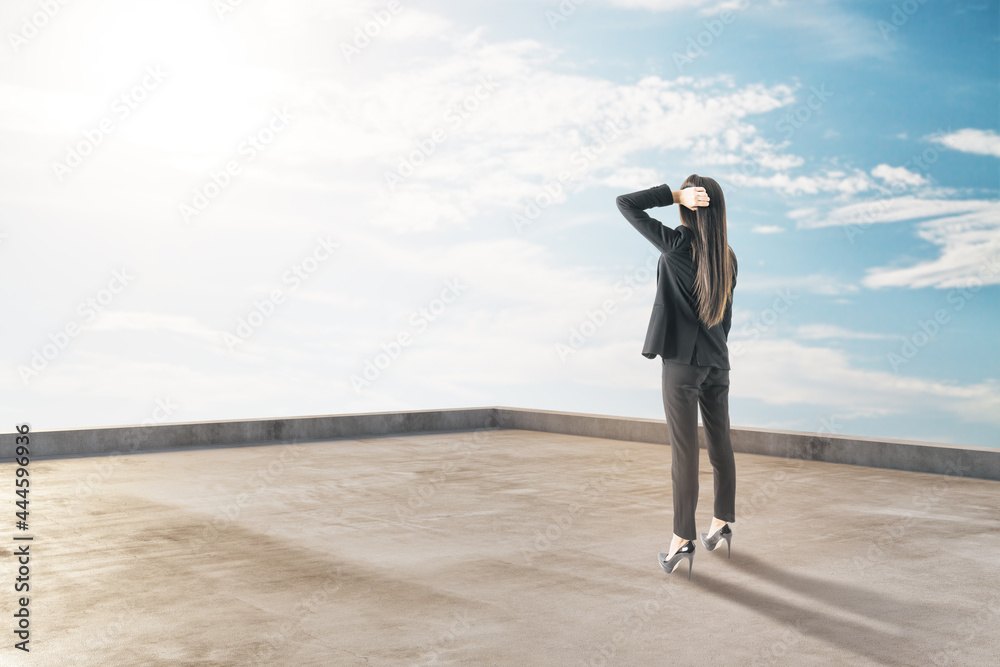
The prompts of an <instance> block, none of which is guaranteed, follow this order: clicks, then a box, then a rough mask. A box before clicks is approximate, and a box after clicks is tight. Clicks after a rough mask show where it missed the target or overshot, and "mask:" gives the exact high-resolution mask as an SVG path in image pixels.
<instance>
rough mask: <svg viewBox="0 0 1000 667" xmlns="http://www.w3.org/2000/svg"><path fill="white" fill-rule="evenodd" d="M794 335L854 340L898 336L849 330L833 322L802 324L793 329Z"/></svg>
mask: <svg viewBox="0 0 1000 667" xmlns="http://www.w3.org/2000/svg"><path fill="white" fill-rule="evenodd" d="M795 337H796V338H798V339H803V340H822V339H826V338H844V339H854V340H884V339H889V340H892V339H896V338H898V336H892V335H889V334H877V333H866V332H863V331H851V330H850V329H844V328H843V327H838V326H836V325H834V324H803V325H800V326H799V327H798V328H796V330H795Z"/></svg>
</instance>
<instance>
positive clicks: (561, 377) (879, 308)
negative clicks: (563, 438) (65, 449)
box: [0, 0, 1000, 446]
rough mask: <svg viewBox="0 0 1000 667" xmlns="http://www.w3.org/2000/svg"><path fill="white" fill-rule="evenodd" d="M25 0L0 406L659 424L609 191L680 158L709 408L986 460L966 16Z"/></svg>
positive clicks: (977, 12) (990, 46)
mask: <svg viewBox="0 0 1000 667" xmlns="http://www.w3.org/2000/svg"><path fill="white" fill-rule="evenodd" d="M39 11H41V10H40V9H39V5H38V4H37V3H35V2H21V1H17V2H8V3H5V4H4V7H3V9H2V10H0V28H2V31H3V33H4V36H5V39H4V44H3V47H2V48H0V139H2V141H3V145H4V151H3V152H2V154H0V177H2V179H0V274H2V281H0V284H2V287H0V296H2V299H3V303H4V305H5V310H6V312H7V313H8V317H7V319H6V324H7V326H6V327H5V331H4V345H3V350H4V353H5V364H4V367H5V368H6V369H7V370H6V372H5V373H4V374H3V377H2V378H0V397H2V399H3V411H4V415H5V419H6V423H7V424H8V427H5V428H10V425H12V424H14V423H18V422H22V421H28V422H30V423H31V424H32V425H33V427H34V428H35V429H36V430H44V429H49V428H63V427H74V426H95V425H111V424H135V423H142V422H149V421H154V422H163V421H170V422H173V421H198V420H213V419H238V418H255V417H273V416H295V415H315V414H341V413H352V412H374V411H386V410H411V409H433V408H447V407H465V406H482V405H508V406H517V407H528V408H537V409H551V410H566V411H574V412H590V413H600V414H613V415H627V416H636V417H650V418H662V416H663V408H662V403H661V398H660V388H659V382H660V365H659V360H656V361H655V362H654V361H651V360H647V359H645V358H644V357H642V356H641V355H640V351H641V349H642V341H643V338H644V335H645V330H646V324H647V322H648V318H649V311H650V306H651V304H652V300H653V294H654V285H653V275H652V272H650V271H649V270H648V267H651V266H655V264H653V262H655V259H656V256H655V251H654V250H653V248H652V247H651V246H649V244H648V243H647V242H646V241H645V239H643V238H642V237H641V236H640V235H639V234H638V233H637V232H635V230H634V229H633V228H632V227H631V226H630V225H628V223H627V222H625V220H624V219H623V218H622V217H621V216H620V214H619V213H618V211H617V209H616V208H615V205H614V199H615V197H616V196H617V195H619V194H622V193H625V192H631V191H634V190H639V189H642V188H646V187H650V186H652V185H658V184H660V183H668V184H670V185H672V186H674V187H679V186H680V184H681V182H682V181H683V180H684V178H685V177H686V176H687V175H688V174H691V173H698V174H702V175H707V176H712V177H713V178H715V179H716V180H717V181H719V182H720V183H721V184H722V186H723V189H724V191H725V194H726V202H727V212H728V219H729V237H730V244H731V245H732V246H733V248H734V250H735V251H736V253H737V256H738V257H739V261H740V277H739V283H738V286H737V291H736V296H735V305H734V323H733V329H732V331H731V333H730V347H731V351H732V366H733V371H732V373H731V380H732V388H731V398H730V408H731V421H732V423H733V425H735V426H748V427H759V428H776V429H788V430H797V431H810V432H815V431H823V432H836V433H843V434H850V435H860V436H869V437H885V438H901V439H910V440H924V441H939V442H950V443H956V444H966V445H984V446H1000V437H998V436H1000V383H998V377H1000V364H998V354H997V352H996V342H995V339H996V333H995V332H996V331H997V330H998V328H1000V309H998V308H997V306H998V303H1000V302H998V295H1000V287H998V283H1000V201H998V190H1000V136H998V134H997V132H998V130H1000V127H998V125H1000V121H998V113H997V110H998V102H1000V98H998V90H997V87H998V74H1000V72H998V63H1000V53H998V14H1000V8H998V3H996V2H969V3H964V2H956V3H931V2H926V3H920V2H919V1H917V0H914V1H913V2H910V3H898V2H897V3H891V2H888V3H887V2H810V3H791V2H776V1H771V2H766V1H760V2H752V1H750V2H739V1H734V2H721V3H720V2H716V1H713V0H706V1H702V2H685V1H682V0H586V1H584V2H570V1H568V2H564V3H562V4H561V5H560V4H559V3H557V2H519V1H516V0H515V1H506V2H476V3H459V2H445V1H438V2H430V1H428V2H420V3H415V2H408V1H401V2H398V3H390V2H388V1H386V2H367V3H365V2H357V3H352V2H337V3H333V2H320V1H318V0H292V1H288V2H277V1H263V0H255V1H254V2H228V3H227V0H221V1H220V2H218V3H212V2H202V1H196V0H175V1H172V2H166V1H152V2H148V3H143V4H142V5H141V6H136V5H134V3H125V2H114V1H110V0H101V1H98V0H95V1H94V2H90V3H71V4H67V5H66V6H61V5H60V8H59V10H58V11H57V12H55V13H54V14H53V15H52V16H41V15H39V13H38V12H39ZM366 29H367V31H368V33H369V34H368V35H367V36H363V37H362V35H364V33H365V30H366ZM387 174H395V175H394V176H388V177H387ZM651 214H652V215H653V216H654V217H657V218H658V219H660V220H662V221H663V222H664V223H666V224H669V225H671V226H676V225H677V224H679V220H678V214H677V212H676V210H673V209H657V210H654V211H651Z"/></svg>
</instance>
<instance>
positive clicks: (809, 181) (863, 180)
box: [727, 169, 876, 196]
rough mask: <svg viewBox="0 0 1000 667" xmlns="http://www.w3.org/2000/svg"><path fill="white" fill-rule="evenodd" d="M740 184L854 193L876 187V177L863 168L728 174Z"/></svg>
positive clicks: (784, 191)
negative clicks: (811, 172)
mask: <svg viewBox="0 0 1000 667" xmlns="http://www.w3.org/2000/svg"><path fill="white" fill-rule="evenodd" d="M727 180H729V181H731V182H732V183H734V184H736V185H737V186H738V187H745V186H750V187H759V188H770V189H772V190H778V191H779V192H781V193H782V194H784V195H800V194H819V193H821V192H833V193H837V194H839V195H841V196H851V195H855V194H857V193H859V192H865V191H866V190H871V189H873V188H874V187H875V185H876V184H875V181H873V180H872V179H871V178H869V176H868V174H866V173H865V172H863V171H861V170H860V169H854V170H853V172H852V173H850V174H848V173H847V172H844V171H840V170H836V171H830V170H827V171H825V172H824V173H822V174H818V175H814V176H790V175H789V174H786V173H778V174H772V175H770V176H744V175H742V174H739V173H735V174H731V175H729V176H728V179H727Z"/></svg>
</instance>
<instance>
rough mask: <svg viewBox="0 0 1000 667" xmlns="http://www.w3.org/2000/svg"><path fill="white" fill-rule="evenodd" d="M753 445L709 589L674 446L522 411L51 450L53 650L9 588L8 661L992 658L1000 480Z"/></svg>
mask: <svg viewBox="0 0 1000 667" xmlns="http://www.w3.org/2000/svg"><path fill="white" fill-rule="evenodd" d="M701 458H702V461H701V471H700V483H701V484H700V487H701V488H700V502H699V506H698V514H697V517H698V526H699V530H705V529H707V527H708V525H709V522H710V520H711V515H712V491H713V486H712V471H711V467H710V465H709V463H708V460H707V456H706V455H704V454H703V456H702V457H701ZM736 464H737V473H738V482H737V508H736V522H735V523H734V524H733V525H732V528H733V532H734V537H733V543H732V558H731V559H728V558H727V557H726V552H725V547H724V546H723V548H722V549H721V550H718V551H715V552H706V551H705V550H704V549H703V548H702V547H701V546H700V545H698V546H697V551H696V553H695V556H694V569H693V573H692V576H691V580H690V581H688V580H687V578H686V577H687V572H686V565H685V566H682V568H681V569H679V570H677V571H676V572H675V573H674V574H672V575H667V574H666V573H664V572H663V570H662V569H660V567H659V565H658V564H657V561H656V554H657V552H659V551H666V550H667V548H668V546H669V542H670V536H671V532H672V531H671V525H672V523H671V521H672V507H671V491H670V488H671V487H670V447H669V446H666V445H658V444H648V443H639V442H627V441H620V440H610V439H602V438H593V437H585V436H578V435H566V434H554V433H544V432H537V431H526V430H507V429H502V430H494V431H476V432H471V431H470V432H447V433H444V432H439V433H418V434H402V435H391V436H380V437H369V438H363V439H340V440H330V441H319V442H307V443H296V444H272V445H258V446H228V447H220V448H201V449H195V448H184V449H177V450H164V451H157V452H144V453H134V454H128V455H122V456H110V457H109V456H82V457H77V458H61V459H49V460H37V461H32V462H31V464H30V469H31V479H32V496H31V498H32V502H31V505H30V507H31V518H32V525H31V533H32V534H33V535H34V536H35V541H34V542H33V543H32V546H31V549H32V561H31V581H32V583H31V586H32V588H31V603H30V605H31V644H30V646H31V653H30V654H24V653H22V652H20V651H17V650H15V649H14V648H13V643H14V640H13V639H12V633H11V630H12V629H13V626H14V619H13V618H12V615H11V613H12V611H13V605H14V604H15V594H14V593H13V591H12V590H11V588H10V586H9V585H8V586H5V588H6V590H7V591H8V592H7V593H6V594H5V597H4V599H3V605H4V609H5V610H7V611H6V612H5V614H4V615H5V617H6V618H7V619H8V621H7V625H8V628H7V629H6V630H5V632H4V634H5V635H6V636H7V637H8V639H7V640H6V641H5V642H4V644H3V646H2V648H0V662H2V664H4V665H21V664H23V665H29V664H30V665H36V666H40V665H58V666H59V667H69V666H71V665H103V666H117V665H129V666H131V665H143V666H149V665H202V666H208V665H255V664H258V665H432V664H436V665H612V664H614V665H695V664H698V665H701V664H707V663H715V664H732V665H797V666H798V665H934V664H937V665H945V664H948V665H989V664H996V656H997V655H1000V641H998V633H997V632H996V628H997V627H998V625H1000V587H998V586H997V579H996V573H997V571H998V566H1000V530H998V527H1000V520H998V518H997V512H996V509H997V499H998V498H1000V482H996V481H991V480H984V479H974V478H967V477H960V476H948V475H935V474H929V473H919V472H907V471H899V470H887V469H877V468H864V467H860V466H855V465H843V464H836V463H827V462H817V461H807V460H793V459H784V458H779V457H774V456H762V455H756V454H746V453H737V454H736ZM13 467H14V464H12V463H3V464H2V465H0V475H2V477H3V478H4V479H7V480H10V479H12V478H13ZM7 488H8V489H9V491H8V498H7V502H8V503H9V505H10V508H9V510H10V511H11V513H13V511H14V507H13V502H14V500H15V497H14V495H13V486H12V485H7ZM12 544H13V543H12V542H8V543H7V545H5V546H0V563H3V577H4V578H5V579H6V580H7V581H8V582H11V581H12V580H13V578H14V577H15V565H13V563H14V559H13V557H12V556H11V554H10V552H11V551H12V550H13V547H12V546H10V545H12Z"/></svg>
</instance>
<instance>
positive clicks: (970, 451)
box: [0, 406, 1000, 481]
mask: <svg viewBox="0 0 1000 667" xmlns="http://www.w3.org/2000/svg"><path fill="white" fill-rule="evenodd" d="M498 428H500V429H525V430H533V431H545V432H551V433H564V434H567V435H578V436H586V437H598V438H605V439H611V440H625V441H633V442H648V443H655V444H668V443H669V436H668V433H667V427H666V421H665V420H663V419H649V418H642V417H618V416H613V415H599V414H590V413H578V412H559V411H554V410H534V409H528V408H514V407H502V406H488V407H470V408H446V409H436V410H407V411H396V412H360V413H348V414H332V415H311V416H300V417H263V418H254V419H237V420H218V421H202V422H169V423H160V424H140V425H122V426H106V427H81V428H70V429H59V430H51V431H32V433H31V435H32V438H31V448H30V451H31V456H32V458H60V457H71V456H81V455H94V454H96V455H102V454H103V455H119V454H131V453H138V452H142V451H150V450H157V449H173V448H204V447H218V446H225V445H251V444H265V443H271V444H273V443H281V442H300V441H309V440H330V439H336V438H350V437H366V436H377V435H392V434H397V433H399V434H401V433H416V432H431V431H475V430H480V429H498ZM15 435H17V434H16V433H12V432H8V433H0V445H2V447H0V461H12V460H13V455H14V436H15ZM730 438H731V440H732V444H733V451H734V452H740V453H746V454H761V455H765V456H777V457H783V458H791V459H806V460H810V461H823V462H828V463H841V464H849V465H859V466H865V467H873V468H889V469H895V470H907V471H911V472H926V473H934V474H942V475H951V476H958V477H974V478H979V479H990V480H996V481H1000V448H993V447H979V446H973V445H955V444H947V443H935V442H921V441H914V440H892V439H884V438H871V437H864V436H853V435H843V434H839V433H810V432H805V431H784V430H778V429H763V428H750V427H742V426H732V427H730ZM699 444H700V446H701V447H702V448H704V447H705V440H704V430H703V429H702V428H701V427H699Z"/></svg>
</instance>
